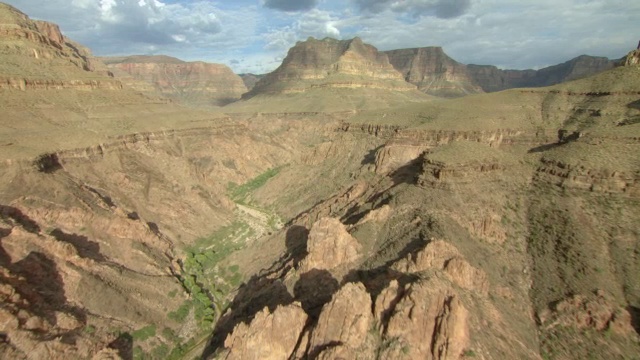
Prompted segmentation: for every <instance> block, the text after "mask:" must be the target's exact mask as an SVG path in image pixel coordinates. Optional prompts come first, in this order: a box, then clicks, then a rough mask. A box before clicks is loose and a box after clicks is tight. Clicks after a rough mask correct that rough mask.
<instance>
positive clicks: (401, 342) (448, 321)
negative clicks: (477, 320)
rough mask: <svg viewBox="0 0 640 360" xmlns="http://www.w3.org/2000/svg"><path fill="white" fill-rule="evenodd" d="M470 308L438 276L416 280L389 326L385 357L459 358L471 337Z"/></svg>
mask: <svg viewBox="0 0 640 360" xmlns="http://www.w3.org/2000/svg"><path fill="white" fill-rule="evenodd" d="M467 318H468V311H467V310H466V309H465V307H464V306H463V305H462V303H461V302H460V299H459V298H458V296H456V295H455V294H454V293H452V292H451V289H450V288H449V287H448V285H446V284H445V283H443V282H441V281H439V280H426V281H420V282H417V283H414V284H412V285H410V286H409V287H408V289H407V290H406V295H405V296H404V297H403V298H402V300H400V302H399V303H398V305H397V306H396V307H395V311H394V313H393V315H392V316H391V319H390V320H389V324H388V325H387V329H386V337H387V338H388V339H393V342H392V343H391V344H390V345H389V346H388V347H387V348H386V349H384V350H383V356H381V358H384V359H401V358H408V359H458V358H459V357H460V356H461V355H462V352H463V351H464V349H465V347H466V346H467V343H468V341H469V330H468V325H467Z"/></svg>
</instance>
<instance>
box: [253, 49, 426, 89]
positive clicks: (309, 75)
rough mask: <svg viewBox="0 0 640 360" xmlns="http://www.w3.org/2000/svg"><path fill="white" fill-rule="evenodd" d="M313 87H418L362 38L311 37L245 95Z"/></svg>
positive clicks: (291, 51) (290, 51) (291, 50)
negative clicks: (406, 80)
mask: <svg viewBox="0 0 640 360" xmlns="http://www.w3.org/2000/svg"><path fill="white" fill-rule="evenodd" d="M314 88H348V89H358V88H372V89H385V90H390V91H410V90H415V86H414V85H411V84H408V83H407V82H405V81H404V79H403V77H402V75H401V74H400V73H398V72H397V71H396V70H395V69H394V68H393V66H392V65H391V64H390V63H389V59H388V57H387V55H385V54H384V53H380V52H378V50H377V49H376V48H375V47H373V46H371V45H369V44H365V43H363V42H362V40H361V39H360V38H354V39H351V40H335V39H331V38H325V39H323V40H316V39H314V38H309V39H307V41H303V42H298V43H297V44H296V45H295V46H294V47H292V48H291V49H290V50H289V53H288V54H287V57H286V58H285V59H284V60H283V62H282V65H280V67H278V68H277V69H276V70H274V71H273V72H272V73H270V74H267V75H266V76H265V77H263V78H261V79H260V81H258V82H257V83H256V85H255V86H254V88H253V89H252V90H251V91H250V92H248V93H247V94H245V95H244V96H243V98H246V99H248V98H251V97H253V96H255V95H258V94H283V93H299V92H305V91H308V90H311V89H314Z"/></svg>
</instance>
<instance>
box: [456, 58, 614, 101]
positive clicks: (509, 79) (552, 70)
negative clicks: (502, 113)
mask: <svg viewBox="0 0 640 360" xmlns="http://www.w3.org/2000/svg"><path fill="white" fill-rule="evenodd" d="M614 66H615V61H613V60H609V59H607V58H604V57H594V56H587V55H581V56H578V57H576V58H574V59H571V60H569V61H566V62H564V63H562V64H558V65H553V66H549V67H546V68H543V69H540V70H501V69H498V68H497V67H495V66H491V65H467V72H468V76H469V77H470V78H471V79H472V81H473V82H475V83H476V84H477V85H478V86H480V87H481V88H482V89H483V90H484V91H486V92H494V91H501V90H506V89H511V88H517V87H541V86H551V85H555V84H559V83H562V82H565V81H571V80H576V79H580V78H584V77H587V76H590V75H595V74H597V73H600V72H602V71H605V70H609V69H612V68H613V67H614Z"/></svg>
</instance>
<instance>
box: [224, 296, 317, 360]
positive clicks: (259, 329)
mask: <svg viewBox="0 0 640 360" xmlns="http://www.w3.org/2000/svg"><path fill="white" fill-rule="evenodd" d="M306 321H307V314H306V313H305V312H304V310H302V308H301V307H300V305H299V304H291V305H287V306H278V307H277V308H276V309H275V310H274V311H273V313H271V312H269V309H268V308H264V310H263V311H262V312H260V313H258V314H257V315H256V317H255V318H254V319H253V321H251V324H249V325H247V324H244V323H240V324H238V325H237V326H236V327H235V329H234V330H233V333H231V334H230V335H229V336H228V337H227V339H226V340H225V342H224V345H225V348H227V349H228V353H227V355H226V357H225V359H228V360H233V359H256V360H257V359H272V360H280V359H289V358H291V356H292V354H293V351H294V350H295V348H296V346H297V344H298V340H299V338H300V334H301V333H302V329H303V328H304V326H305V324H306Z"/></svg>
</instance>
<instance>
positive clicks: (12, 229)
mask: <svg viewBox="0 0 640 360" xmlns="http://www.w3.org/2000/svg"><path fill="white" fill-rule="evenodd" d="M0 6H1V8H0V10H2V11H0V15H1V16H0V20H1V21H2V23H1V25H2V26H0V30H2V32H0V35H2V39H3V42H2V43H1V44H0V45H2V46H1V47H0V49H1V51H0V55H2V58H3V60H5V61H4V62H3V63H2V64H3V65H2V67H1V68H0V70H1V71H0V74H1V76H0V103H1V104H2V115H1V116H0V149H1V151H0V299H2V305H1V306H0V357H2V358H7V359H63V358H64V359H87V358H93V359H193V358H203V359H638V354H640V277H639V276H638V275H639V274H640V223H639V222H638V215H639V214H640V157H639V156H638V154H639V153H640V105H639V103H640V67H638V65H637V64H638V59H640V53H639V52H638V51H635V52H631V53H630V54H629V56H628V57H627V66H619V67H615V68H613V69H610V70H607V71H605V72H602V73H600V74H598V75H594V76H591V77H587V78H584V79H580V80H574V81H571V82H565V83H562V84H558V85H554V86H550V87H543V88H523V89H511V90H506V91H502V92H497V93H491V94H475V95H469V96H465V97H462V98H457V99H442V98H436V97H433V96H430V95H426V94H423V93H420V92H419V91H417V90H415V89H413V88H408V89H401V90H398V89H397V88H398V87H399V85H397V84H398V81H400V80H402V77H401V75H397V76H396V75H393V76H396V77H398V78H399V79H400V80H398V79H396V78H395V77H394V78H392V80H393V81H392V80H389V81H388V83H389V84H391V85H389V86H390V88H376V87H372V86H371V84H368V83H365V82H363V81H365V80H366V81H371V79H369V78H366V79H365V77H364V76H360V75H358V76H355V77H354V76H351V75H349V76H351V77H349V76H347V75H344V74H338V75H335V76H334V75H332V76H334V77H331V76H329V77H328V78H329V80H327V82H326V83H325V85H326V86H325V85H323V86H318V84H316V83H313V84H311V85H309V84H308V83H304V82H295V83H294V84H293V85H292V84H287V85H286V86H289V88H287V89H288V90H287V91H288V92H285V93H279V94H277V93H265V94H259V93H256V94H255V96H253V97H251V98H248V99H245V100H242V101H237V102H234V103H232V104H230V105H227V106H225V107H220V108H215V110H211V108H209V107H207V108H203V107H202V106H199V107H197V108H193V107H189V106H186V105H181V104H180V103H177V102H175V101H172V100H169V99H166V98H164V97H162V96H160V95H156V94H154V93H153V92H151V91H149V92H147V91H142V92H141V91H138V90H135V89H133V88H131V87H129V86H127V85H126V84H123V83H122V82H120V81H119V80H118V78H117V77H114V76H113V74H111V73H109V71H108V70H106V68H104V67H103V65H100V63H99V62H95V60H92V58H91V57H90V55H89V54H88V53H87V52H85V50H83V49H82V48H80V47H79V46H78V45H77V44H74V43H72V42H70V41H69V40H68V39H65V38H63V37H62V35H61V34H60V33H59V30H57V27H55V26H53V25H52V24H48V23H44V22H35V21H32V20H30V19H29V18H28V17H27V16H26V15H24V14H22V13H20V12H18V11H17V10H15V9H13V8H10V7H8V6H6V5H4V4H0ZM336 44H338V43H336ZM345 44H346V45H345ZM345 44H343V43H339V44H338V45H339V46H344V47H345V49H347V50H346V51H347V52H346V54H347V55H345V56H343V55H341V57H336V58H339V59H340V60H339V62H338V64H339V65H340V66H333V65H331V66H329V67H331V68H341V69H344V68H346V69H347V70H348V72H353V71H355V70H354V69H356V67H355V65H353V62H352V60H353V58H354V56H353V52H351V53H350V52H349V51H362V53H366V51H368V52H371V51H373V50H370V49H369V48H367V47H366V46H365V45H362V44H361V43H357V44H356V45H353V44H352V43H351V42H350V43H345ZM338 45H335V46H338ZM305 46H306V45H305ZM332 46H333V45H332ZM354 46H355V50H353V47H354ZM362 49H364V50H362ZM365 50H366V51H365ZM294 53H295V52H294ZM355 58H357V57H355ZM345 59H346V60H345ZM92 61H94V62H92ZM332 61H333V60H332ZM340 61H341V62H340ZM185 66H186V65H185ZM385 66H386V67H385V68H384V71H386V73H385V74H387V75H388V74H390V73H391V71H392V68H391V65H389V64H388V63H386V64H385ZM285 70H286V69H285ZM313 71H315V70H313ZM279 74H280V75H279ZM282 74H285V75H286V74H288V73H286V72H285V71H284V70H282V71H281V72H280V73H277V72H276V73H275V75H273V76H271V77H269V76H267V77H266V80H265V82H264V83H262V86H264V87H265V88H269V89H272V88H273V86H274V85H273V84H274V83H269V81H273V79H274V78H275V77H277V76H282V78H287V76H288V75H287V76H285V75H282ZM387 75H385V76H387ZM389 76H391V75H389ZM289 78H290V77H289ZM345 79H347V80H348V81H346V80H345ZM363 79H365V80H363ZM128 81H133V80H131V79H129V80H128ZM261 81H262V80H261ZM359 81H360V82H359ZM327 84H328V85H327ZM363 84H365V85H363ZM367 84H368V85H367ZM381 84H382V83H381ZM270 86H271V88H270ZM278 86H280V85H278ZM282 86H283V87H286V86H285V85H282ZM305 86H308V87H309V88H304V87H305ZM381 86H382V85H381ZM403 86H404V85H403ZM406 86H408V85H406ZM291 89H294V90H295V91H293V90H291ZM199 105H201V104H199Z"/></svg>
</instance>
